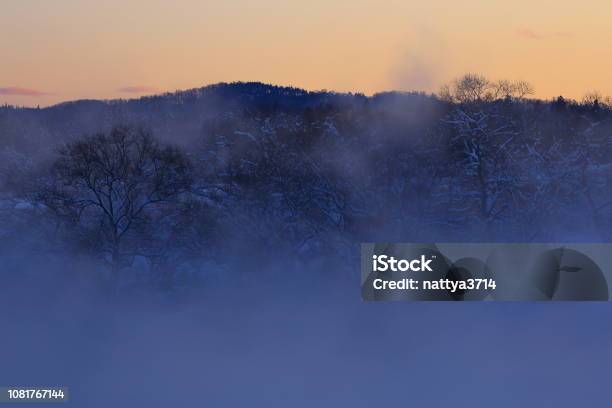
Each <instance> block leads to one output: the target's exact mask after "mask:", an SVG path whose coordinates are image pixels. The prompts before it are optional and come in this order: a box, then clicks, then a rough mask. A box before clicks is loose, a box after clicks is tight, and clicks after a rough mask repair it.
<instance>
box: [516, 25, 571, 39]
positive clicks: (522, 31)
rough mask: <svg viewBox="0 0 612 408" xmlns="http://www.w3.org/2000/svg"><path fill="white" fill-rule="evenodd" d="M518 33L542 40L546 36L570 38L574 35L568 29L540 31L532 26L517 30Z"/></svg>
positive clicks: (520, 35)
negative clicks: (549, 31)
mask: <svg viewBox="0 0 612 408" xmlns="http://www.w3.org/2000/svg"><path fill="white" fill-rule="evenodd" d="M516 35H518V36H519V37H522V38H525V39H527V40H542V39H545V38H554V37H558V38H568V37H571V36H572V33H568V32H567V31H557V32H554V33H539V32H537V31H535V30H532V29H530V28H521V29H518V30H516Z"/></svg>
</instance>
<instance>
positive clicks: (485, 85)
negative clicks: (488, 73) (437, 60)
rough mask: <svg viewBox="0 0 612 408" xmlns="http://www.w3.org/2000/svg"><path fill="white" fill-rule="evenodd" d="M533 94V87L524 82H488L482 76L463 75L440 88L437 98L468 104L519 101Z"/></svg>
mask: <svg viewBox="0 0 612 408" xmlns="http://www.w3.org/2000/svg"><path fill="white" fill-rule="evenodd" d="M531 94H533V87H532V86H531V85H530V84H529V83H528V82H525V81H508V80H499V81H490V80H489V79H487V78H486V77H485V76H483V75H479V74H465V75H463V76H462V77H460V78H457V79H455V80H454V81H452V82H451V83H449V84H446V85H444V86H442V89H441V90H440V93H439V96H440V98H442V100H445V101H447V102H451V103H459V104H470V103H478V102H492V101H496V100H500V99H508V98H515V99H521V98H524V97H526V96H527V95H531Z"/></svg>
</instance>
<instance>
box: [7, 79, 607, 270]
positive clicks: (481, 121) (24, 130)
mask: <svg viewBox="0 0 612 408" xmlns="http://www.w3.org/2000/svg"><path fill="white" fill-rule="evenodd" d="M528 93H529V88H528V87H527V86H526V85H525V84H523V83H510V82H507V81H498V82H491V81H488V80H486V79H484V78H482V77H479V76H466V77H464V78H463V79H461V80H458V81H456V82H454V83H452V84H451V85H450V86H449V87H447V88H445V89H444V90H443V92H441V93H440V95H439V96H435V95H425V94H420V93H384V94H378V95H374V96H371V97H366V96H364V95H360V94H339V93H331V92H307V91H304V90H301V89H296V88H283V87H275V86H270V85H264V84H260V83H235V84H218V85H213V86H209V87H205V88H201V89H195V90H190V91H185V92H176V93H170V94H164V95H158V96H151V97H144V98H140V99H134V100H113V101H76V102H69V103H63V104H60V105H56V106H52V107H49V108H44V109H22V108H11V107H4V108H0V218H1V221H2V224H1V225H2V227H1V228H0V248H1V247H2V246H4V247H5V248H10V246H9V244H10V245H18V246H19V245H20V248H22V249H23V248H26V247H27V245H26V244H25V243H21V244H19V243H18V241H16V239H15V237H21V238H22V239H27V240H28V242H35V243H36V244H35V246H36V248H38V249H40V248H45V250H46V251H47V252H49V251H51V249H52V248H48V247H49V246H54V247H57V246H59V247H61V248H60V249H61V250H66V251H78V252H79V253H83V254H88V256H91V257H92V259H102V260H103V261H104V262H109V259H111V260H112V262H111V264H112V265H113V271H115V272H117V271H122V270H124V269H126V268H128V269H129V268H134V265H135V262H136V261H135V259H138V257H141V258H142V257H144V258H146V259H148V260H149V261H147V262H149V264H150V265H152V264H153V263H157V265H158V267H157V268H158V270H160V271H161V270H164V271H166V272H168V273H170V275H171V276H173V274H174V273H175V272H176V271H178V270H179V269H180V270H186V269H188V270H191V271H192V272H193V271H196V272H197V271H199V270H201V269H202V268H203V266H202V265H203V263H205V262H211V261H212V260H214V259H216V260H217V261H218V258H219V257H223V256H224V255H223V254H226V255H227V257H226V258H225V259H233V258H234V257H233V255H232V254H234V255H235V254H236V253H237V251H248V252H249V253H251V254H252V255H253V256H261V257H263V258H266V259H267V258H269V257H268V256H267V255H266V254H269V252H270V248H274V251H275V253H288V254H297V253H299V254H304V253H308V254H322V253H327V254H329V255H331V256H338V254H340V253H342V251H344V250H347V251H354V250H355V248H356V246H355V245H356V244H357V243H359V242H372V241H384V242H388V241H447V242H448V241H466V240H470V241H484V240H486V241H490V240H519V241H540V242H552V241H570V242H571V241H582V240H588V241H599V240H609V239H610V238H612V236H611V235H610V234H611V232H610V231H612V121H611V120H610V119H612V113H611V110H610V105H609V103H608V102H607V100H605V99H603V98H600V97H593V98H590V99H587V100H585V101H583V102H580V103H578V102H574V101H567V100H564V99H563V98H557V99H555V100H553V101H539V100H534V99H529V98H528V97H527V96H528ZM94 135H95V136H94ZM67 142H69V143H67ZM168 145H174V147H169V146H168ZM96 166H97V167H96ZM117 172H119V173H117ZM105 186H106V187H105ZM107 187H108V188H109V190H108V191H105V190H104V188H107ZM118 188H119V190H117V189H118ZM98 189H102V190H100V191H98ZM122 192H123V193H122ZM147 192H154V193H155V194H153V195H150V194H149V193H147ZM99 197H110V198H108V199H107V200H102V201H100V200H99ZM107 201H108V204H109V205H110V206H111V207H112V209H113V211H110V208H105V206H106V205H107V204H106V202H107ZM117 206H118V207H117ZM117 208H121V209H122V211H127V210H126V209H128V210H129V211H131V212H129V214H128V213H126V214H119V215H117V213H116V211H114V210H115V209H117ZM134 209H138V210H134ZM123 228H125V231H123ZM100 237H103V238H100ZM32 245H34V244H32ZM38 249H37V250H38ZM53 250H54V251H56V250H58V248H55V249H53ZM8 251H9V252H10V249H8ZM51 252H53V251H51ZM109 257H110V258H109ZM215 257H216V258H215ZM310 259H322V258H318V257H310ZM104 262H102V261H101V263H100V265H104V264H105V263H104ZM159 265H161V266H159ZM151 268H152V267H151ZM181 268H182V269H181ZM196 272H194V273H196ZM117 273H119V272H117ZM196 274H197V273H196Z"/></svg>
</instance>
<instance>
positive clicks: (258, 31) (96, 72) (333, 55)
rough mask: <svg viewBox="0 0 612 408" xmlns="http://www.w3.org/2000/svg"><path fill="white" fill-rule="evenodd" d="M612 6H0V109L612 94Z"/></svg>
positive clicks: (149, 2) (137, 1)
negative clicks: (465, 92) (461, 92)
mask: <svg viewBox="0 0 612 408" xmlns="http://www.w3.org/2000/svg"><path fill="white" fill-rule="evenodd" d="M611 17H612V3H611V2H609V1H606V0H583V1H580V2H565V1H562V2H560V1H548V0H514V1H512V2H508V1H497V0H427V1H411V0H350V1H345V0H309V1H303V0H302V1H295V0H259V1H252V0H214V1H213V0H174V1H170V0H105V1H99V0H53V1H48V0H0V55H1V57H0V104H3V103H9V104H17V105H25V106H36V105H40V106H46V105H50V104H54V103H57V102H61V101H66V100H75V99H85V98H95V99H109V98H132V97H138V96H141V95H146V94H152V93H159V92H165V91H173V90H177V89H189V88H194V87H200V86H204V85H207V84H211V83H217V82H222V81H224V82H231V81H262V82H267V83H273V84H278V85H291V86H297V87H302V88H306V89H309V90H320V89H328V90H336V91H353V92H364V93H366V94H372V93H375V92H379V91H385V90H392V89H394V90H404V91H408V90H422V91H427V92H431V91H437V90H438V89H439V87H440V86H441V85H442V84H444V83H445V82H448V81H450V80H452V79H453V78H456V77H458V76H460V75H462V74H464V73H467V72H477V73H481V74H484V75H486V76H488V77H490V78H491V79H502V78H504V79H523V80H527V81H529V82H531V83H532V85H533V86H534V88H535V90H536V94H535V96H537V97H540V98H550V97H553V96H557V95H564V96H566V97H570V98H575V99H580V98H581V97H582V96H583V95H584V94H585V93H587V92H590V91H594V90H598V91H600V92H601V93H602V94H606V95H607V94H612V80H611V79H610V75H609V73H610V72H612V42H610V41H609V40H610V38H612V25H611V24H609V20H610V18H611Z"/></svg>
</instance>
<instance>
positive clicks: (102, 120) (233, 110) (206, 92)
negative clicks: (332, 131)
mask: <svg viewBox="0 0 612 408" xmlns="http://www.w3.org/2000/svg"><path fill="white" fill-rule="evenodd" d="M391 100H392V101H393V102H394V104H395V102H398V101H399V100H401V101H403V103H405V104H417V105H421V104H424V105H431V104H433V103H435V101H433V100H432V99H431V98H429V97H427V96H424V95H419V94H408V93H402V94H400V93H397V94H395V93H389V94H379V95H376V96H374V97H369V98H368V97H365V96H364V95H362V94H346V93H334V92H327V91H318V92H309V91H305V90H303V89H298V88H289V87H279V86H273V85H266V84H262V83H253V82H251V83H243V82H238V83H231V84H226V83H220V84H216V85H210V86H206V87H203V88H197V89H191V90H187V91H177V92H173V93H165V94H160V95H154V96H146V97H142V98H138V99H128V100H124V99H115V100H108V101H99V100H79V101H74V102H65V103H61V104H58V105H54V106H51V107H47V108H17V107H11V106H4V107H0V137H1V141H2V143H3V145H4V146H6V145H9V146H15V147H17V148H18V149H26V151H28V152H35V151H36V150H38V149H39V148H41V147H42V148H46V147H47V146H49V145H54V144H55V143H57V142H61V141H65V140H70V139H72V138H74V137H79V136H81V135H82V134H85V133H94V132H98V131H101V130H103V129H108V128H109V127H110V126H113V125H116V124H118V123H131V124H134V123H137V124H144V125H146V126H149V127H151V128H152V129H153V130H154V131H155V132H156V134H157V136H158V137H160V138H162V139H168V140H174V141H177V142H183V141H193V140H194V138H198V137H199V136H201V135H202V132H203V127H204V126H205V125H206V124H207V123H210V122H218V121H219V120H224V119H227V118H230V117H231V118H242V117H259V118H264V117H269V116H270V115H275V114H279V113H282V114H286V115H301V114H304V115H307V116H310V117H312V118H316V116H317V115H322V114H326V113H327V112H331V111H338V110H352V109H361V108H365V107H367V106H368V105H377V106H381V105H382V104H383V103H384V102H386V101H391ZM405 107H408V106H405ZM408 108H409V107H408ZM409 111H410V109H404V112H409Z"/></svg>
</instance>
